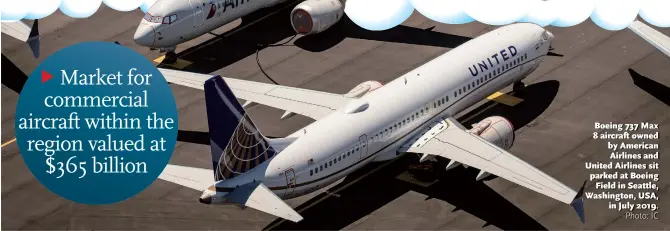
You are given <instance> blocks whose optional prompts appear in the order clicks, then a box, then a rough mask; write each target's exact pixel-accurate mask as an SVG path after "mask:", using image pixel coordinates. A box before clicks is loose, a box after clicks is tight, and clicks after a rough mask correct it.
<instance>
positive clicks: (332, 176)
mask: <svg viewBox="0 0 670 231" xmlns="http://www.w3.org/2000/svg"><path fill="white" fill-rule="evenodd" d="M252 1H253V0H252ZM552 38H553V35H551V34H550V33H549V32H547V31H546V30H544V29H543V28H542V27H540V26H537V25H535V24H528V23H519V24H513V25H509V26H505V27H501V28H499V29H496V30H494V31H491V32H489V33H487V34H484V35H481V36H479V37H477V38H475V39H472V40H470V41H468V42H466V43H464V44H462V45H461V46H459V47H457V48H454V49H452V50H450V51H449V52H447V53H446V54H443V55H441V56H439V57H437V58H435V59H433V60H432V61H430V62H428V63H426V64H424V65H422V66H420V67H418V68H416V69H414V70H412V71H410V72H408V73H406V74H405V75H403V76H401V77H399V78H397V79H395V80H393V81H391V82H389V83H388V84H386V85H385V86H383V87H381V88H379V89H377V90H375V91H372V92H369V93H368V94H366V95H364V96H363V97H361V98H360V99H355V100H352V101H351V103H350V104H349V105H347V106H345V107H344V108H343V109H341V110H338V111H337V112H334V113H332V114H330V115H328V116H326V117H324V118H322V119H320V120H318V121H316V122H314V123H312V124H310V125H309V126H307V127H305V128H304V129H301V130H299V131H297V132H296V133H294V134H292V135H291V136H297V137H299V138H298V139H297V140H296V141H294V142H293V143H292V144H290V145H289V146H287V147H286V148H284V149H283V150H281V151H280V152H279V153H278V154H277V155H276V156H275V157H274V158H272V159H270V160H269V161H266V162H265V163H263V164H261V165H259V166H257V167H256V168H254V169H251V170H250V171H248V172H246V173H245V174H242V175H240V176H237V177H235V178H232V179H228V180H223V181H219V182H217V183H216V184H215V186H216V187H215V188H216V189H217V190H216V191H217V192H216V193H215V195H213V196H214V197H218V196H224V195H225V193H226V191H231V190H232V189H234V188H235V187H236V186H238V185H243V184H245V183H248V182H252V181H254V180H255V181H258V180H260V181H262V182H263V183H264V184H265V185H266V186H267V187H268V188H269V189H271V190H272V191H273V192H274V193H276V194H277V195H278V196H279V197H281V198H283V199H288V198H293V197H297V196H301V195H305V194H307V193H310V192H313V191H316V190H318V189H321V188H324V187H326V186H328V185H329V184H332V183H333V182H335V181H337V180H338V179H341V178H343V177H344V176H346V175H347V174H349V173H351V172H353V171H356V170H358V169H360V168H361V167H363V166H365V165H366V164H367V163H370V162H373V161H384V160H390V159H393V158H395V157H396V156H397V155H398V153H397V150H398V149H399V148H400V146H402V145H403V144H404V143H405V142H406V141H408V140H409V139H411V138H413V137H414V136H416V135H417V134H419V133H420V132H422V131H423V129H425V128H426V126H427V125H428V124H429V123H432V122H435V121H438V120H442V119H443V117H450V116H453V115H455V114H457V113H459V112H461V111H463V110H465V109H467V108H469V107H471V106H472V105H474V104H476V103H477V102H479V101H481V100H482V99H484V98H485V97H487V96H489V95H491V94H492V93H495V92H496V91H498V90H500V89H502V88H504V87H506V86H508V85H510V84H512V83H514V82H517V81H521V80H522V79H523V78H525V77H526V76H527V75H528V74H529V73H531V72H532V71H533V70H535V68H537V66H538V65H539V64H540V62H541V61H542V58H543V57H544V56H545V55H546V54H547V52H548V50H549V46H550V43H551V40H552ZM210 189H212V188H210ZM206 193H207V192H206ZM210 193H214V192H210Z"/></svg>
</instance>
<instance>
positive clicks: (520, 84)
mask: <svg viewBox="0 0 670 231" xmlns="http://www.w3.org/2000/svg"><path fill="white" fill-rule="evenodd" d="M524 87H526V84H525V83H523V82H521V81H519V82H516V83H514V85H513V86H512V90H514V91H516V90H520V89H522V88H524Z"/></svg>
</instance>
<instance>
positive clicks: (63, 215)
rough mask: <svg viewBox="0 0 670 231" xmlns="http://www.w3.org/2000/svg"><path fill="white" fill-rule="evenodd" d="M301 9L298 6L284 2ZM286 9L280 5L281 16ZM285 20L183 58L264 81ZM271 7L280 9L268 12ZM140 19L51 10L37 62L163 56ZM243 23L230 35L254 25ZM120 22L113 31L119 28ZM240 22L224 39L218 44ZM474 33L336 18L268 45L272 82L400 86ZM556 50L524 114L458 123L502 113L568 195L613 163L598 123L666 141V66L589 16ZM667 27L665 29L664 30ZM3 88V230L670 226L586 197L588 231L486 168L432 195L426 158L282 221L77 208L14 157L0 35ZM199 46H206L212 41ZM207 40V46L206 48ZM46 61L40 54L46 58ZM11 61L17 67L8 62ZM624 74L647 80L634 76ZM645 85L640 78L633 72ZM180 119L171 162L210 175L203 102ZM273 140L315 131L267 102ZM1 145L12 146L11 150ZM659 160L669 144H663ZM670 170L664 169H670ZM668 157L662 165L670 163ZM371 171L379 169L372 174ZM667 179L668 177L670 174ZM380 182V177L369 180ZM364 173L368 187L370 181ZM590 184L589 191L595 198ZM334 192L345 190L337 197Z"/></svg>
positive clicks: (184, 197) (146, 205) (168, 210)
mask: <svg viewBox="0 0 670 231" xmlns="http://www.w3.org/2000/svg"><path fill="white" fill-rule="evenodd" d="M287 9H288V10H290V7H289V8H287ZM272 10H274V11H276V10H277V9H276V8H275V9H272ZM288 10H283V11H280V12H278V13H277V14H275V15H272V16H269V17H268V18H266V19H264V20H262V21H261V22H260V23H256V24H253V25H250V26H248V27H245V28H244V29H242V30H240V31H239V32H236V33H232V34H231V33H226V34H223V35H221V37H220V38H216V36H214V35H205V36H203V37H201V38H198V39H196V40H194V41H191V42H189V43H188V44H186V45H185V46H182V47H180V48H179V50H178V51H180V52H181V54H182V58H184V59H186V60H189V61H191V62H194V64H193V65H191V66H189V67H188V68H186V69H185V70H188V71H195V72H201V73H217V74H221V75H225V76H228V77H235V78H240V79H247V80H254V81H263V82H269V80H268V79H267V78H266V77H265V76H264V75H263V73H262V72H261V71H260V69H259V67H258V64H257V62H256V55H255V52H256V49H257V48H258V46H257V44H272V43H277V42H281V41H282V40H288V39H290V38H291V36H292V31H291V30H290V25H289V21H288V16H287V14H288ZM270 12H273V11H270ZM141 17H142V13H141V12H140V11H139V10H138V11H135V12H130V13H122V12H117V11H114V10H111V9H109V8H106V7H105V6H104V4H103V6H101V9H100V10H99V11H98V12H97V13H96V14H95V15H94V16H93V17H91V18H88V19H85V20H75V19H71V18H69V17H67V16H64V15H62V14H59V12H57V13H56V14H54V15H52V16H49V17H48V18H46V19H44V20H42V21H41V22H40V30H41V32H42V35H43V36H42V55H43V57H47V56H48V55H49V54H51V53H53V52H55V51H57V50H59V49H61V48H63V47H65V46H68V45H71V44H74V43H77V42H83V41H91V40H104V41H110V42H111V41H119V42H120V43H122V44H123V45H126V46H129V47H131V48H133V49H134V50H136V51H138V52H140V53H142V54H143V55H145V56H147V58H149V59H154V58H156V57H157V56H158V54H155V53H152V52H149V51H148V50H147V49H142V48H140V47H138V46H136V45H134V43H133V42H132V35H133V33H134V29H135V26H136V25H137V24H138V23H139V20H140V19H141ZM249 21H253V20H243V21H242V22H241V23H240V22H236V23H234V25H239V24H241V25H242V26H244V25H247V24H248V22H249ZM109 22H114V23H111V24H110V23H109ZM228 29H229V28H223V29H220V30H217V31H216V33H217V34H222V33H223V32H224V31H226V30H228ZM491 29H492V27H489V26H487V25H482V24H478V23H470V24H466V25H443V24H439V23H435V22H432V21H430V20H428V19H426V18H424V17H423V16H421V15H419V14H415V15H413V16H412V17H410V19H409V20H408V21H407V22H406V23H404V25H403V26H400V27H397V28H395V29H392V30H390V31H384V32H368V31H364V30H362V29H360V28H358V27H357V26H355V25H353V24H352V23H351V22H347V21H343V22H340V23H339V24H338V25H337V26H335V27H334V28H331V30H329V31H328V32H326V33H324V34H320V35H317V36H311V37H298V38H296V39H294V40H291V41H289V42H288V43H287V44H286V45H285V46H277V47H269V48H265V49H263V50H261V51H260V54H259V62H260V64H261V65H262V66H263V68H264V70H265V72H267V74H268V75H269V76H270V77H272V78H273V79H274V80H276V81H277V82H279V83H280V84H283V85H290V86H298V87H303V88H308V89H314V90H321V91H328V92H334V93H345V92H347V91H348V90H349V89H351V88H352V87H354V86H355V85H357V84H358V83H360V82H363V81H366V80H378V81H382V82H387V81H390V80H392V79H394V78H396V77H398V76H400V75H401V74H403V73H405V72H407V71H409V70H411V69H413V68H415V67H417V66H418V65H420V64H422V63H424V62H426V61H428V60H430V59H431V58H433V57H435V56H437V55H439V54H442V53H443V52H445V51H448V50H449V49H450V48H452V47H455V46H457V45H458V44H460V43H462V42H464V41H467V39H468V38H471V37H475V36H478V35H480V34H482V33H485V32H486V31H488V30H491ZM550 30H551V31H552V32H553V33H554V35H555V36H556V40H555V42H554V44H553V46H554V48H555V49H556V50H555V52H557V53H560V54H563V55H564V57H549V58H547V59H546V61H545V62H544V63H543V64H542V65H541V66H540V68H539V69H538V70H536V71H535V72H534V73H533V74H532V75H531V76H529V77H528V79H527V80H526V82H527V83H528V84H529V87H528V88H526V89H524V90H523V91H520V92H517V93H516V94H517V95H518V96H520V97H522V98H524V99H526V101H525V102H524V103H522V104H520V105H518V106H516V107H513V108H512V107H506V106H501V105H497V104H492V103H484V102H482V103H481V104H480V105H479V107H478V108H477V109H474V110H473V111H472V112H470V113H467V114H465V113H464V114H465V115H463V116H462V117H461V121H464V123H466V125H469V124H471V123H474V122H477V121H478V120H479V119H480V118H484V117H485V116H489V115H503V116H506V117H507V118H509V119H510V120H511V121H512V123H513V124H514V125H515V127H516V128H517V129H518V130H517V133H516V142H515V144H514V147H513V148H512V149H511V152H512V153H514V154H516V155H517V156H519V157H520V158H522V159H524V160H526V161H527V162H529V163H531V164H532V165H535V166H538V167H539V168H540V169H542V170H543V171H546V172H547V173H549V174H550V175H552V176H554V177H556V178H557V179H558V180H560V181H562V182H564V183H566V184H567V185H569V186H571V187H573V188H578V187H579V186H580V185H581V184H582V182H583V181H584V180H585V179H587V174H588V173H589V171H586V170H584V162H585V161H597V160H601V161H602V160H606V159H607V158H608V156H607V155H608V153H609V152H608V151H607V150H606V148H605V143H603V142H602V141H594V140H592V139H591V134H592V132H593V123H594V122H610V121H613V122H640V121H647V122H654V123H660V124H661V125H660V126H661V132H660V134H661V140H659V141H658V142H660V143H665V142H667V141H668V139H669V138H668V137H669V134H670V99H669V98H670V97H669V94H668V92H670V91H669V89H668V88H667V87H665V86H670V78H668V77H669V76H670V59H669V58H667V57H665V56H663V55H662V54H661V53H660V52H657V51H656V50H655V49H654V48H653V47H652V46H650V45H648V44H647V43H645V42H644V41H643V40H642V39H640V38H638V37H636V36H635V35H634V34H633V33H631V32H629V31H626V30H624V31H619V32H611V31H605V30H602V29H600V28H599V27H597V26H596V25H594V24H593V23H591V21H588V20H587V21H586V22H584V23H582V24H580V25H578V26H575V27H571V28H550ZM662 31H663V32H664V33H666V34H668V33H670V30H668V29H665V30H662ZM2 39H3V44H2V53H3V56H6V57H7V58H8V59H6V58H5V57H3V63H2V64H3V67H4V69H3V73H2V74H3V77H4V78H3V80H2V81H3V87H2V142H3V146H4V147H3V148H2V169H3V170H2V202H3V203H2V209H3V211H4V213H3V214H2V224H3V228H5V229H90V230H93V229H161V230H165V229H238V230H239V229H386V230H388V229H394V230H398V229H400V230H406V229H481V228H482V227H484V229H505V230H508V229H561V230H565V229H589V230H590V229H617V230H621V229H669V228H670V213H667V212H663V211H664V210H663V209H661V214H660V218H661V219H660V220H656V221H635V220H627V219H625V218H624V217H622V213H620V212H615V211H610V210H607V209H606V205H607V202H605V201H591V200H590V201H587V202H586V217H587V223H586V224H585V225H583V224H581V223H580V222H579V221H578V219H577V217H576V215H575V214H574V212H573V211H572V209H571V208H570V206H568V205H565V204H562V203H560V202H557V201H554V200H552V199H549V198H547V197H544V196H541V195H539V194H536V193H534V192H532V191H530V190H527V189H525V188H522V187H518V186H515V185H513V184H511V183H509V182H507V181H505V180H502V179H493V180H490V181H487V183H485V184H484V183H481V182H475V181H474V178H475V175H476V174H477V170H475V169H467V170H466V169H462V168H457V169H455V170H452V171H449V172H446V173H445V172H438V173H437V175H438V177H439V181H438V182H437V183H435V184H433V185H431V186H429V187H422V186H417V185H415V184H410V183H407V182H405V181H401V180H398V179H396V176H397V175H399V174H401V173H403V172H404V171H405V169H406V167H407V165H408V164H410V163H412V162H413V161H415V160H416V159H415V158H413V157H411V156H404V157H402V158H400V159H398V160H397V161H393V162H389V163H381V164H376V165H373V166H369V167H368V168H367V169H365V170H364V171H360V173H357V174H355V175H352V176H350V177H348V178H347V179H345V181H344V182H343V183H341V184H340V185H338V186H335V187H334V188H331V189H330V192H332V193H320V192H319V193H314V194H312V195H310V196H306V197H302V198H298V199H295V200H291V201H289V203H290V204H292V205H294V206H297V207H298V210H299V211H300V212H301V214H303V216H304V217H305V220H304V221H303V222H301V223H299V224H293V223H290V222H281V221H278V220H276V219H275V218H274V217H272V216H270V215H266V214H263V213H260V212H256V211H254V210H253V209H247V210H239V209H238V208H236V207H232V206H206V205H202V204H199V203H198V202H197V201H196V200H197V197H198V196H199V192H193V191H191V190H189V189H185V188H181V187H178V186H176V185H173V184H171V183H167V182H164V181H161V180H157V181H156V182H155V183H154V184H153V185H151V186H150V187H149V188H148V189H147V190H145V191H144V192H142V193H141V194H139V195H138V196H136V197H134V198H132V199H129V200H128V201H125V202H122V203H118V204H113V205H106V206H87V205H80V204H74V203H71V202H69V201H66V200H65V199H62V198H60V197H58V196H57V195H55V194H53V193H51V192H50V191H49V190H47V189H46V188H44V187H43V186H42V185H41V184H40V183H39V182H38V181H37V180H35V179H34V177H33V176H32V175H31V174H30V172H29V171H28V169H27V168H26V166H25V164H24V162H23V160H22V158H21V156H20V155H18V154H19V153H18V151H17V146H16V143H15V142H10V141H11V140H12V139H13V138H14V132H13V131H14V125H13V124H14V123H13V121H14V113H13V112H14V109H15V107H16V101H17V93H15V92H13V91H12V89H10V88H13V89H14V90H16V89H20V87H17V86H20V85H21V78H25V76H22V75H23V74H22V72H25V73H30V72H32V71H33V69H34V68H35V67H36V66H37V64H38V63H39V61H40V60H41V59H40V60H33V59H32V57H31V54H30V52H29V49H28V48H27V46H26V45H24V44H20V43H18V42H16V41H14V40H12V38H10V37H8V36H5V35H3V37H2ZM201 43H202V44H201ZM199 44H200V45H199ZM42 59H43V58H42ZM9 61H11V62H13V63H14V64H15V65H16V66H18V69H10V68H8V65H6V64H8V63H7V62H9ZM629 68H630V69H632V70H634V71H636V73H637V74H631V73H629ZM632 76H635V77H632ZM173 92H174V95H175V99H176V100H177V105H178V107H179V109H180V110H179V113H180V114H179V116H180V125H179V127H180V129H181V130H182V131H181V132H180V140H183V141H189V142H179V143H178V144H177V147H176V150H175V152H174V156H173V158H172V160H171V162H172V163H176V164H186V165H191V166H196V167H208V166H209V161H210V159H209V158H210V157H209V154H208V152H209V147H208V146H206V145H202V144H195V143H202V142H206V140H207V135H206V131H207V126H206V125H207V124H206V120H205V118H206V117H205V113H204V112H205V108H204V100H203V99H204V97H203V94H202V92H200V91H197V90H192V89H187V88H184V87H180V86H173ZM250 113H251V115H252V118H253V119H254V120H255V122H256V123H257V124H258V125H259V127H260V129H261V130H262V131H263V132H264V133H265V134H266V135H268V136H283V135H287V134H289V133H291V132H293V131H295V130H297V129H298V128H300V127H301V126H304V125H306V124H308V123H310V122H311V121H310V120H309V119H307V118H305V117H301V116H295V117H292V118H290V119H288V120H285V121H280V120H279V118H280V116H281V114H282V112H281V111H279V110H277V109H273V108H269V107H265V106H256V107H254V108H252V109H251V110H250ZM4 143H6V145H5V144H4ZM661 148H662V150H661V153H662V154H663V153H667V152H668V149H669V148H670V147H668V146H665V145H662V146H661ZM665 163H667V162H665ZM665 163H661V164H662V165H663V164H665ZM373 169H379V170H378V171H373ZM662 171H663V173H662V174H663V175H662V177H664V176H667V175H668V170H662ZM368 173H369V174H368ZM361 175H365V176H366V177H359V176H361ZM667 179H668V178H662V180H661V187H662V188H663V190H661V191H660V194H661V195H660V197H661V198H662V200H661V201H659V203H658V204H659V206H660V207H662V208H667V207H668V206H670V203H669V201H670V200H668V199H667V198H670V195H668V183H669V182H668V180H667ZM592 184H593V183H588V184H587V191H588V190H593V189H594V186H593V185H592ZM333 193H334V194H333Z"/></svg>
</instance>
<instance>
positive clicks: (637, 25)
mask: <svg viewBox="0 0 670 231" xmlns="http://www.w3.org/2000/svg"><path fill="white" fill-rule="evenodd" d="M628 29H630V30H631V31H633V32H634V33H635V34H637V35H638V36H640V37H642V38H643V39H644V40H647V42H648V43H650V44H651V45H653V46H654V47H656V49H658V50H660V51H661V52H663V54H665V55H666V56H668V57H670V38H669V37H668V36H666V35H665V34H663V33H661V32H660V31H657V30H654V28H652V27H650V26H648V25H646V24H644V23H642V22H640V21H638V20H635V21H633V23H631V24H630V25H629V26H628Z"/></svg>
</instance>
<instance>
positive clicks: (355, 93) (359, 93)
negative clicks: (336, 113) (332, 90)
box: [344, 81, 384, 98]
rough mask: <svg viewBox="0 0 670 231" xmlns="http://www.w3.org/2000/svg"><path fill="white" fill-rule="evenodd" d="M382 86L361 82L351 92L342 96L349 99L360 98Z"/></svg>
mask: <svg viewBox="0 0 670 231" xmlns="http://www.w3.org/2000/svg"><path fill="white" fill-rule="evenodd" d="M382 86H384V85H383V84H382V83H380V82H377V81H365V82H362V83H361V84H358V85H357V86H356V87H354V88H353V89H351V91H349V92H348V93H347V94H344V96H345V97H349V98H361V97H363V96H364V95H365V94H367V93H370V92H371V91H374V90H377V89H378V88H380V87H382Z"/></svg>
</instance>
